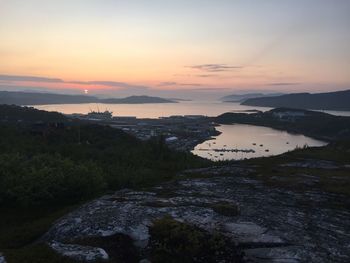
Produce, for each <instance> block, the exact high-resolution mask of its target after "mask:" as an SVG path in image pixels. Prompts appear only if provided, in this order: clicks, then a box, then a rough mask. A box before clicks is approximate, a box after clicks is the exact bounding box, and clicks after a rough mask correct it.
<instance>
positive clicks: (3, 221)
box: [0, 205, 78, 249]
mask: <svg viewBox="0 0 350 263" xmlns="http://www.w3.org/2000/svg"><path fill="white" fill-rule="evenodd" d="M77 206H78V205H77ZM77 206H67V207H59V208H57V207H56V208H32V209H16V208H14V209H8V208H6V209H5V208H3V209H0V214H1V217H0V249H5V248H9V249H12V248H21V247H23V246H25V245H27V244H30V243H33V242H34V241H36V240H37V239H38V238H39V237H40V236H42V235H43V234H44V233H45V232H46V231H47V230H48V229H49V228H50V226H51V225H52V223H53V222H54V221H56V220H57V219H59V218H60V217H62V216H63V215H65V214H67V213H69V212H70V211H72V210H73V209H75V208H76V207H77Z"/></svg>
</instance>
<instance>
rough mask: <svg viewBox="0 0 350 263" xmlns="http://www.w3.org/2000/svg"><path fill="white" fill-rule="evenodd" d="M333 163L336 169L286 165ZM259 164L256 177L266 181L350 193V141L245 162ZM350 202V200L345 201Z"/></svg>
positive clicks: (294, 187) (299, 188)
mask: <svg viewBox="0 0 350 263" xmlns="http://www.w3.org/2000/svg"><path fill="white" fill-rule="evenodd" d="M318 161H321V162H324V161H326V162H330V164H332V165H334V166H335V168H334V169H324V168H322V167H317V166H316V167H302V166H301V167H298V166H284V165H285V164H290V163H307V162H311V163H312V162H318ZM243 163H245V164H250V165H255V166H256V173H255V175H254V176H255V177H257V178H259V179H261V180H263V181H264V182H265V183H267V184H269V185H271V186H276V187H285V188H287V189H292V190H295V191H305V190H310V189H318V190H322V191H325V192H330V193H336V194H342V195H346V196H350V177H349V171H350V170H349V168H348V165H350V141H338V142H335V143H331V144H329V145H328V146H325V147H315V148H305V149H296V150H295V151H292V152H288V153H285V154H282V155H279V156H274V157H268V158H257V159H251V160H246V161H243ZM343 203H344V205H347V204H346V202H343Z"/></svg>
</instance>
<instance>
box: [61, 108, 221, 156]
mask: <svg viewBox="0 0 350 263" xmlns="http://www.w3.org/2000/svg"><path fill="white" fill-rule="evenodd" d="M67 116H68V117H70V118H73V119H79V120H82V121H87V122H92V123H99V124H104V125H109V126H111V127H112V128H116V129H121V130H123V131H124V132H126V133H128V134H131V135H133V136H135V137H137V138H138V139H140V140H143V141H146V140H149V139H151V138H153V137H160V136H162V137H164V140H165V142H166V144H167V145H168V146H169V147H170V148H172V149H174V150H178V151H191V150H192V149H193V148H194V147H195V146H196V145H197V144H199V143H202V142H204V141H206V140H208V139H210V138H211V137H212V136H216V135H219V134H220V132H218V131H217V130H216V129H215V127H216V126H217V124H216V123H215V122H213V121H212V120H211V119H210V118H209V117H206V116H203V115H185V116H181V115H174V116H169V117H161V118H158V119H149V118H148V119H139V118H137V117H135V116H113V113H112V112H110V111H105V112H95V111H92V112H90V113H88V114H70V115H67Z"/></svg>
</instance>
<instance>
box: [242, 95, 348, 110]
mask: <svg viewBox="0 0 350 263" xmlns="http://www.w3.org/2000/svg"><path fill="white" fill-rule="evenodd" d="M349 102H350V90H344V91H336V92H327V93H315V94H311V93H295V94H288V95H282V96H277V97H265V98H251V99H248V100H246V101H244V102H243V103H242V105H248V106H260V107H273V108H277V107H287V108H298V109H314V110H338V111H347V110H350V103H349Z"/></svg>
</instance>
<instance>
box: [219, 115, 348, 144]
mask: <svg viewBox="0 0 350 263" xmlns="http://www.w3.org/2000/svg"><path fill="white" fill-rule="evenodd" d="M213 120H214V121H215V122H217V123H219V124H235V123H238V124H251V125H257V126H266V127H271V128H275V129H279V130H285V131H288V132H292V133H299V134H304V135H306V136H310V137H313V138H317V139H321V140H325V141H336V140H341V139H346V140H349V139H350V117H343V116H335V115H331V114H327V113H324V112H318V111H309V110H302V109H290V108H276V109H273V110H270V111H266V112H257V113H250V114H247V113H232V112H228V113H224V114H222V115H220V116H218V117H216V118H213Z"/></svg>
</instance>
